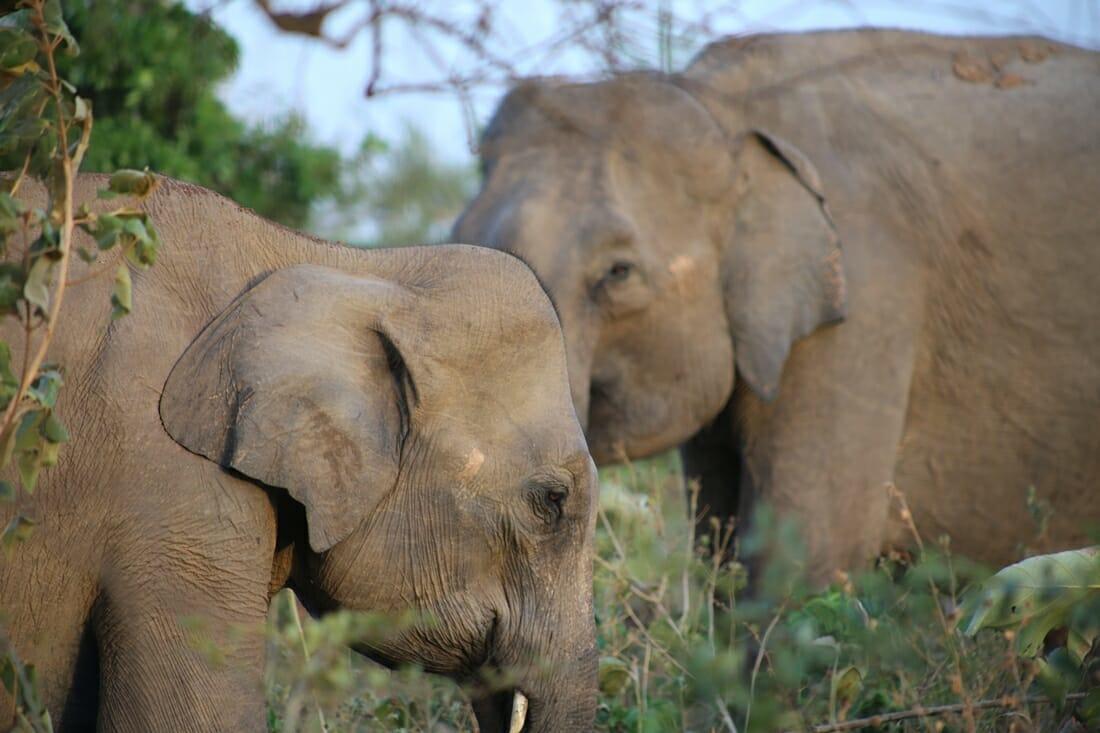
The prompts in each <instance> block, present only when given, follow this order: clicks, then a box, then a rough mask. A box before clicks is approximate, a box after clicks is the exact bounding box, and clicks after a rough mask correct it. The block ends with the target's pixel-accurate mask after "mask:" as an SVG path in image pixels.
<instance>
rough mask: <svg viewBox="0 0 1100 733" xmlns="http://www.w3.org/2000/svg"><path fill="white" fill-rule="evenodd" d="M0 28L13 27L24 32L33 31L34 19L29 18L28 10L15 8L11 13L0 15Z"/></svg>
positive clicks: (29, 12)
mask: <svg viewBox="0 0 1100 733" xmlns="http://www.w3.org/2000/svg"><path fill="white" fill-rule="evenodd" d="M0 28H13V29H17V30H21V31H24V32H26V33H34V21H33V20H31V11H30V10H26V9H24V10H16V11H15V12H13V13H8V14H6V15H0Z"/></svg>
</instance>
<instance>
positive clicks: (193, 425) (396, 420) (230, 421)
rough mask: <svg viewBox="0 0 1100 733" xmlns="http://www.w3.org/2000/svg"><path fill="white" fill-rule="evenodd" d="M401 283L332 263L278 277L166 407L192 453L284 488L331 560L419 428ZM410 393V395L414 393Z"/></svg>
mask: <svg viewBox="0 0 1100 733" xmlns="http://www.w3.org/2000/svg"><path fill="white" fill-rule="evenodd" d="M407 295H408V294H407V293H406V292H405V291H403V290H402V289H401V288H400V287H399V286H397V285H395V284H393V283H390V282H386V281H382V280H377V279H372V278H367V277H358V276H351V275H347V274H343V273H340V272H337V271H335V270H329V269H325V268H320V267H311V266H297V267H291V268H287V269H284V270H279V271H276V272H275V273H273V274H271V275H269V276H268V277H267V278H266V279H264V280H263V281H262V282H261V283H260V284H259V285H256V286H255V287H253V288H251V289H250V290H248V291H247V292H245V293H244V294H243V295H241V296H240V297H239V298H237V300H235V301H234V302H233V303H232V304H231V305H230V306H229V307H228V308H227V309H226V310H225V311H224V312H223V313H222V314H221V315H219V316H218V317H217V318H216V319H215V320H214V321H213V322H212V323H211V324H210V325H209V326H207V327H206V329H204V330H203V331H202V333H200V334H199V336H198V338H196V339H195V341H194V342H193V343H192V344H191V346H190V347H188V349H187V351H186V352H184V354H183V356H182V357H181V358H180V360H179V361H178V362H177V363H176V366H175V367H174V368H173V370H172V373H171V374H170V375H169V377H168V381H167V382H166V383H165V386H164V392H163V395H162V397H161V402H160V414H161V420H162V421H163V423H164V427H165V428H166V429H167V431H168V433H169V435H171V436H172V438H173V439H175V440H176V442H178V443H180V444H181V445H183V446H184V447H185V448H187V449H188V450H190V451H192V452H194V453H198V454H199V455H202V456H205V457H206V458H209V459H210V460H212V461H215V462H217V463H219V464H220V465H222V466H224V467H226V468H232V469H235V470H237V471H240V472H241V473H242V474H245V475H246V476H249V477H250V478H253V479H256V480H258V481H261V482H263V483H264V484H268V485H270V486H275V487H281V488H283V489H286V491H287V492H288V493H289V494H290V495H291V496H292V497H294V499H295V500H297V501H298V502H300V503H301V504H302V505H303V506H304V507H305V509H306V518H307V522H308V525H309V542H310V545H311V546H312V547H313V549H314V550H316V551H318V552H323V551H324V550H327V549H328V548H330V547H332V545H333V544H335V543H336V542H339V541H340V540H341V539H343V538H345V537H347V535H348V534H350V533H351V532H352V531H353V530H354V529H355V528H356V527H358V526H359V524H360V523H361V522H362V521H363V520H364V519H365V518H366V517H367V515H368V514H369V513H370V511H371V510H372V508H374V507H375V506H376V505H377V504H378V503H379V501H381V500H382V498H383V497H384V496H385V495H386V494H387V493H388V492H389V491H390V490H391V489H392V488H393V486H394V484H395V483H396V480H397V473H398V466H399V461H400V451H401V444H402V441H403V439H404V434H405V431H406V430H407V429H408V428H407V420H408V405H407V403H405V401H404V400H405V399H406V393H407V392H411V377H410V376H409V375H408V373H407V372H406V371H405V368H406V367H405V363H404V361H403V360H402V356H401V352H400V349H399V348H398V345H399V344H400V334H399V333H396V332H395V329H394V328H393V327H392V325H391V324H392V322H393V321H394V320H396V313H397V312H398V311H400V310H401V308H400V306H401V303H402V301H403V300H404V299H405V298H406V297H407ZM406 387H410V389H406Z"/></svg>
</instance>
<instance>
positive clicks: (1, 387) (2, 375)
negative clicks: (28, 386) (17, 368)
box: [0, 341, 19, 409]
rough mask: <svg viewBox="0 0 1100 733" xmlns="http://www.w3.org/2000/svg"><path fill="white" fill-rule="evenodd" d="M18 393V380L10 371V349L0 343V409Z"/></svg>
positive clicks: (5, 344) (5, 343)
mask: <svg viewBox="0 0 1100 733" xmlns="http://www.w3.org/2000/svg"><path fill="white" fill-rule="evenodd" d="M18 391H19V380H18V379H16V378H15V373H14V372H13V371H12V369H11V347H10V346H8V343H7V342H6V341H0V409H3V408H5V407H7V406H8V403H9V402H11V398H12V397H15V393H16V392H18Z"/></svg>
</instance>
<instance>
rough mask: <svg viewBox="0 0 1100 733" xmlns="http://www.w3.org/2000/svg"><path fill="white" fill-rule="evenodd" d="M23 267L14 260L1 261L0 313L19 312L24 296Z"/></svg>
mask: <svg viewBox="0 0 1100 733" xmlns="http://www.w3.org/2000/svg"><path fill="white" fill-rule="evenodd" d="M24 285H25V282H24V280H23V268H22V267H20V266H19V265H18V264H16V263H14V262H0V313H11V314H13V315H14V314H16V313H18V312H19V311H18V305H19V301H20V300H22V298H23V286H24Z"/></svg>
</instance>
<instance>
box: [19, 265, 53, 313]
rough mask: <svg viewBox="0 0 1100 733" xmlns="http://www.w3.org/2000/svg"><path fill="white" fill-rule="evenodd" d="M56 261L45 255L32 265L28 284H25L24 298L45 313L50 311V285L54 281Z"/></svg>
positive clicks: (28, 274)
mask: <svg viewBox="0 0 1100 733" xmlns="http://www.w3.org/2000/svg"><path fill="white" fill-rule="evenodd" d="M53 271H54V261H53V260H52V259H50V258H49V257H47V256H45V255H43V256H40V257H39V258H38V259H36V260H35V261H34V264H33V265H31V271H30V272H29V273H27V282H26V283H24V284H23V297H24V298H26V299H27V302H28V303H30V304H31V305H33V306H36V307H38V308H41V309H42V312H43V313H45V312H47V311H48V310H49V309H50V285H51V283H52V281H53Z"/></svg>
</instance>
